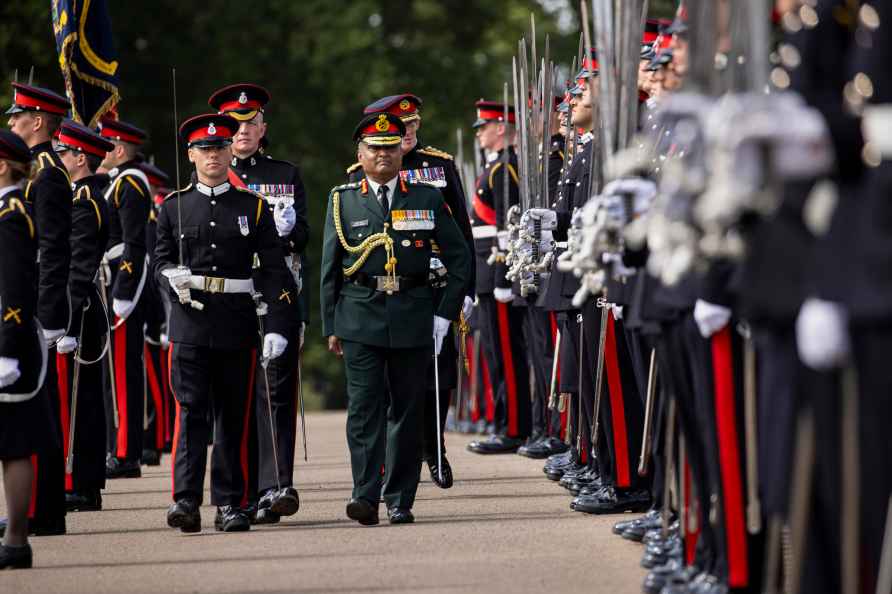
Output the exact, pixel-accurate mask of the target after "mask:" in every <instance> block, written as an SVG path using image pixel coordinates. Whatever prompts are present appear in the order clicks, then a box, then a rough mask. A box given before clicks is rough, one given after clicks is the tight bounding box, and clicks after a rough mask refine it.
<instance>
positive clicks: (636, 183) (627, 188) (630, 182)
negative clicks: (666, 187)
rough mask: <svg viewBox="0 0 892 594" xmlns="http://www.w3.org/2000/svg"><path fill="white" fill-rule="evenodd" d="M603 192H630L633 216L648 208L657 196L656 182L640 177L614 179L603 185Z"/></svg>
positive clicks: (620, 193)
mask: <svg viewBox="0 0 892 594" xmlns="http://www.w3.org/2000/svg"><path fill="white" fill-rule="evenodd" d="M602 193H603V194H605V195H606V194H616V195H623V194H631V195H632V209H633V210H634V213H633V215H634V216H636V217H637V216H640V215H642V214H644V213H645V212H647V211H648V210H649V209H650V206H651V204H653V201H654V199H655V198H656V197H657V184H655V183H654V182H653V181H651V180H649V179H644V178H641V177H629V178H624V179H616V180H613V181H612V182H610V183H609V184H607V185H606V186H605V187H604V191H603V192H602Z"/></svg>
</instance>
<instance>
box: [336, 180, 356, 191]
mask: <svg viewBox="0 0 892 594" xmlns="http://www.w3.org/2000/svg"><path fill="white" fill-rule="evenodd" d="M361 183H362V182H351V183H349V184H341V185H340V186H335V187H333V188H332V189H331V191H332V192H340V191H341V190H353V189H355V188H358V187H359V185H360V184H361Z"/></svg>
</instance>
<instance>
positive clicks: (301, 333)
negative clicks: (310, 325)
mask: <svg viewBox="0 0 892 594" xmlns="http://www.w3.org/2000/svg"><path fill="white" fill-rule="evenodd" d="M306 330H307V323H306V322H301V323H300V331H299V332H298V336H300V344H299V348H300V349H303V348H304V333H305V332H306Z"/></svg>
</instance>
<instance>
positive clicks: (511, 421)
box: [497, 303, 518, 437]
mask: <svg viewBox="0 0 892 594" xmlns="http://www.w3.org/2000/svg"><path fill="white" fill-rule="evenodd" d="M497 305H498V312H499V346H501V347H502V360H503V361H504V362H505V396H506V400H507V404H508V407H507V408H508V437H517V433H518V431H517V425H518V418H517V378H515V377H514V354H513V353H512V352H511V328H510V327H509V326H508V304H507V303H498V304H497Z"/></svg>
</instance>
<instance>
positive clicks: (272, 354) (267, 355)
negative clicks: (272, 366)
mask: <svg viewBox="0 0 892 594" xmlns="http://www.w3.org/2000/svg"><path fill="white" fill-rule="evenodd" d="M287 346H288V339H287V338H285V337H284V336H282V335H281V334H276V333H275V332H269V333H267V334H266V335H265V336H264V337H263V358H264V359H266V360H267V361H272V360H273V359H275V358H276V357H279V356H281V355H282V353H284V352H285V347H287Z"/></svg>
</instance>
